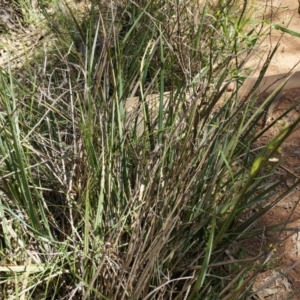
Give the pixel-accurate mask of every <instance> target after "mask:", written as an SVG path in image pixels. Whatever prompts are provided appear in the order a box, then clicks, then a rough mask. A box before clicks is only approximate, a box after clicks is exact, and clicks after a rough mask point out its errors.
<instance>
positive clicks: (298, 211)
mask: <svg viewBox="0 0 300 300" xmlns="http://www.w3.org/2000/svg"><path fill="white" fill-rule="evenodd" d="M299 4H300V2H299V3H298V1H297V0H285V1H283V0H282V1H280V0H273V1H268V0H267V1H260V0H258V1H256V3H255V5H256V6H257V8H258V9H257V10H256V11H255V13H254V14H255V17H257V18H262V16H263V15H265V18H266V19H267V20H269V21H270V22H272V23H275V24H278V25H281V26H288V28H289V29H291V30H294V31H296V32H300V16H299V14H298V7H299ZM264 7H265V8H266V11H265V14H263V9H262V8H264ZM278 41H280V45H279V48H278V50H277V52H276V54H275V56H274V58H273V60H272V62H271V65H270V68H269V69H268V71H267V74H266V75H277V74H285V73H288V72H289V71H290V70H292V69H293V70H294V71H299V70H300V64H299V61H300V38H299V37H295V36H291V35H288V34H284V35H282V32H281V31H276V30H272V32H271V33H270V35H269V36H268V38H266V39H264V40H263V41H262V43H261V46H260V48H259V49H258V51H257V55H256V56H254V57H253V58H252V59H251V60H250V62H249V65H251V66H254V67H255V72H254V74H253V75H254V76H255V75H257V73H258V71H259V70H260V67H261V66H262V63H263V62H264V61H265V58H266V55H267V53H268V52H269V50H270V49H273V48H274V46H275V45H276V43H277V42H278ZM296 85H297V84H296ZM283 93H284V94H283V97H282V98H281V99H280V100H279V101H278V103H277V104H276V106H274V109H273V110H272V111H270V113H269V115H268V119H267V121H268V124H270V123H272V121H273V120H275V119H277V118H278V117H279V116H280V115H282V114H283V113H284V112H286V111H287V110H288V109H290V108H291V107H292V106H293V105H296V104H297V103H300V77H299V84H298V88H295V89H289V90H284V92H283ZM265 96H266V95H265ZM299 115H300V105H298V106H297V105H296V107H295V108H294V109H292V110H291V111H290V112H289V113H287V114H286V115H285V116H284V117H282V118H281V120H280V121H279V122H276V124H275V125H274V126H272V128H270V129H269V130H268V131H267V132H266V133H265V134H264V135H263V136H262V137H261V138H260V140H259V141H258V143H257V145H255V147H260V146H263V145H266V144H267V143H268V142H269V141H270V140H271V139H272V138H273V137H274V136H275V135H276V134H277V133H278V132H279V131H280V130H281V129H282V127H283V126H286V125H288V124H291V123H293V122H295V120H296V119H297V118H298V117H299ZM268 124H267V125H268ZM267 125H266V126H267ZM299 154H300V127H298V128H295V130H294V132H293V133H292V134H291V135H290V137H289V138H288V139H287V140H286V141H285V142H284V144H283V146H282V149H281V151H280V153H278V154H277V155H276V158H278V159H279V160H280V165H279V167H278V168H277V169H276V172H275V175H274V176H273V177H270V178H268V179H267V182H266V184H271V183H272V182H275V181H277V180H282V184H281V185H279V186H278V187H277V188H276V190H275V195H274V197H273V198H272V199H270V201H272V200H274V199H275V198H276V197H278V196H280V195H281V194H282V193H283V192H284V191H285V190H286V189H287V187H290V186H292V185H293V184H294V183H295V181H296V180H298V179H299V178H300V155H299ZM299 202H300V186H298V187H295V188H294V189H293V190H292V191H291V192H290V193H289V194H288V195H287V196H286V197H285V198H283V199H282V200H281V201H280V202H279V203H278V204H277V205H276V206H275V207H273V209H272V210H271V211H270V212H269V213H268V214H266V215H265V216H264V217H263V218H262V219H261V220H260V222H259V224H258V226H259V227H268V226H271V225H274V224H278V223H284V222H287V221H288V220H290V221H291V223H289V224H287V225H286V227H287V228H290V230H289V231H285V232H281V233H280V232H266V233H265V234H262V235H261V236H260V237H259V238H256V239H253V241H251V245H247V247H248V249H250V250H251V249H253V252H255V253H257V252H258V251H259V250H258V249H261V248H263V247H268V245H270V244H274V245H275V246H274V247H276V251H274V252H273V258H275V263H276V267H275V268H274V269H272V270H267V271H266V272H264V273H262V274H260V275H259V277H258V278H257V280H256V281H255V284H254V286H253V291H257V293H256V294H253V295H252V297H251V298H250V299H259V300H264V299H265V300H273V299H276V300H286V299H293V300H296V299H299V300H300V205H299ZM274 249H275V248H274ZM280 272H281V273H280Z"/></svg>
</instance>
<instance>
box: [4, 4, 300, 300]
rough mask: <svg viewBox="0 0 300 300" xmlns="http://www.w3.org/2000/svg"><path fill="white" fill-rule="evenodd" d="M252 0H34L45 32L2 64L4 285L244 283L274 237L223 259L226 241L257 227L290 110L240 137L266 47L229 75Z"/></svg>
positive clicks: (250, 37)
mask: <svg viewBox="0 0 300 300" xmlns="http://www.w3.org/2000/svg"><path fill="white" fill-rule="evenodd" d="M19 2H20V3H23V6H21V7H26V9H27V12H30V9H29V8H30V6H28V5H29V3H28V1H25V0H24V1H19ZM76 5H78V6H80V5H81V6H80V9H79V8H78V9H77V10H76ZM250 6H251V3H250V2H248V1H244V2H242V3H241V2H240V1H216V4H215V5H212V4H211V3H210V1H203V3H201V4H200V5H199V3H195V2H193V1H188V0H187V1H177V2H176V1H175V2H171V1H154V0H153V1H142V0H141V1H128V2H126V1H124V3H113V2H110V3H106V2H105V3H102V1H93V2H92V3H91V4H90V5H84V4H82V3H81V4H74V3H72V2H70V1H69V2H64V3H62V2H61V1H57V2H56V1H51V2H47V3H44V1H40V2H39V6H38V7H35V10H34V12H37V14H36V15H34V16H35V17H36V18H37V17H38V18H40V19H39V20H38V21H37V22H41V20H42V21H43V22H45V24H47V28H48V33H49V34H51V37H52V42H51V44H50V45H51V47H50V46H48V47H46V48H45V49H44V52H43V55H40V54H39V55H38V56H37V57H36V58H34V59H28V61H27V63H26V64H25V65H24V66H23V69H22V74H25V75H26V76H20V74H18V72H16V71H15V70H14V69H11V68H8V69H7V70H3V72H2V73H1V76H0V101H1V114H0V123H1V138H0V157H1V164H0V179H1V185H0V187H1V197H0V217H1V227H0V232H1V235H0V237H1V238H0V243H1V256H2V258H1V259H2V264H1V266H0V268H1V273H0V274H1V276H0V277H1V293H2V298H3V299H25V298H27V299H118V300H121V299H144V300H146V299H189V300H192V299H245V297H246V295H247V293H248V292H251V284H252V282H253V280H254V279H255V276H256V275H257V274H258V273H259V272H260V271H261V270H263V269H265V268H267V267H268V264H269V262H270V257H271V254H272V249H269V248H268V247H267V248H266V250H263V251H261V252H260V253H258V255H257V256H255V257H253V256H252V255H250V254H247V249H242V251H241V253H244V254H243V256H242V257H239V258H237V257H235V258H234V259H231V260H228V249H229V247H230V246H232V245H233V246H239V245H240V242H244V241H245V240H247V239H251V237H253V236H255V235H258V234H259V233H261V232H263V231H264V230H266V229H265V228H258V227H257V226H256V227H254V225H255V224H256V221H257V220H258V219H259V218H260V217H261V216H262V215H263V214H264V213H266V212H267V211H268V210H269V209H270V208H272V207H273V206H274V205H275V204H276V203H277V202H278V201H280V200H281V199H282V197H284V196H285V194H286V193H287V191H284V193H283V194H282V195H278V198H276V199H275V200H274V201H273V202H266V199H269V198H270V195H271V194H272V191H273V190H274V188H275V187H276V186H277V185H278V182H274V184H273V185H272V186H264V179H265V178H266V177H267V176H271V174H272V172H273V171H274V169H275V168H276V165H275V164H273V165H270V163H269V158H271V157H272V156H273V155H274V154H275V153H276V151H278V149H279V148H280V145H281V144H282V143H283V141H284V140H285V139H286V137H287V136H288V135H289V134H290V133H291V131H292V130H293V129H294V127H295V126H296V123H297V122H298V121H297V122H296V123H295V124H294V125H291V126H289V127H284V128H282V130H281V132H280V134H279V135H278V136H277V137H276V138H274V139H273V140H272V141H271V142H270V144H268V145H266V146H265V147H264V148H263V149H260V150H255V151H254V150H252V146H251V145H253V143H254V142H255V141H256V139H257V138H258V135H257V132H258V127H257V126H256V125H257V124H258V122H259V120H260V119H261V116H262V108H263V106H262V107H259V108H258V107H257V106H255V103H256V98H257V96H256V89H257V86H258V84H259V81H260V80H261V79H262V76H263V75H264V72H265V70H266V68H267V67H268V62H266V64H265V66H264V68H263V69H262V71H261V77H260V78H259V81H258V83H257V85H256V86H254V88H253V90H252V91H251V93H250V94H249V95H247V97H245V98H243V99H241V97H240V96H239V90H240V87H241V85H242V84H243V82H244V80H245V78H246V76H247V74H249V72H250V70H248V69H246V68H245V67H244V64H245V62H246V61H247V60H248V59H249V57H250V56H251V55H252V53H253V51H255V46H256V43H257V41H258V40H259V38H261V37H262V36H263V35H264V34H266V31H267V30H266V29H267V26H268V24H266V23H264V22H259V21H256V23H253V22H254V21H253V20H251V18H250V16H249V15H248V14H247V12H248V11H249V9H250ZM54 11H55V13H54ZM27 19H28V20H31V22H33V21H32V20H35V19H34V17H33V16H32V17H31V18H29V17H28V16H27ZM272 55H273V53H271V54H270V57H269V58H271V57H272ZM20 77H21V78H20ZM229 84H231V85H233V86H234V89H233V90H232V91H231V92H230V93H228V92H227V89H228V86H229ZM281 88H282V86H281V87H279V88H278V90H276V91H275V93H274V94H273V95H272V96H271V97H270V98H269V99H268V100H267V102H266V103H264V104H263V105H267V104H268V103H270V102H271V101H272V99H273V98H274V97H275V96H276V94H277V93H278V92H279V90H280V89H281ZM153 94H155V95H156V96H155V97H154V98H152V100H149V95H153ZM132 97H136V98H132ZM130 99H131V100H130ZM132 99H135V100H132ZM263 170H264V172H262V171H263ZM296 184H298V182H297V183H295V185H296ZM253 207H258V208H259V209H258V210H256V211H255V213H254V214H253V215H252V216H251V217H250V218H245V215H246V212H247V211H248V210H250V209H252V208H253ZM271 229H272V228H270V230H271ZM280 229H282V228H281V227H280V226H278V227H276V228H275V229H274V228H273V230H280ZM226 253H227V254H226Z"/></svg>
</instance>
